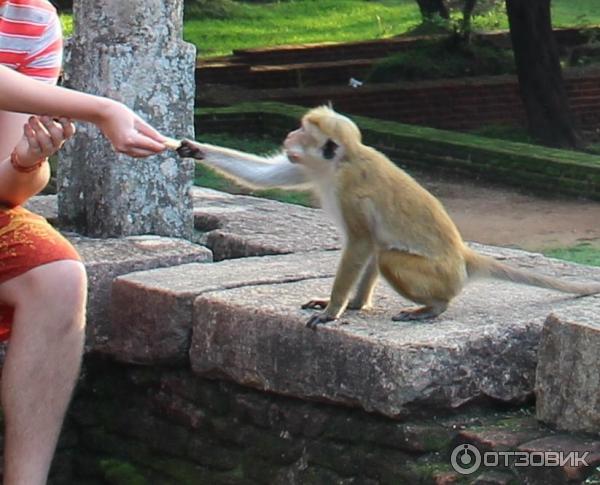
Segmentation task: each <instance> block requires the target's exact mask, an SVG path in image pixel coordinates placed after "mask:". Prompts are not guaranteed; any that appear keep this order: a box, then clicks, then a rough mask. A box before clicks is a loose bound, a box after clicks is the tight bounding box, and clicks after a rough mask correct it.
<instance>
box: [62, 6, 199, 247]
mask: <svg viewBox="0 0 600 485" xmlns="http://www.w3.org/2000/svg"><path fill="white" fill-rule="evenodd" d="M73 11H74V23H75V33H74V35H73V38H72V40H71V45H70V49H69V50H68V51H69V52H68V56H67V59H66V62H65V74H64V80H65V81H64V85H65V86H66V87H69V88H73V89H77V90H80V91H84V92H87V93H92V94H98V95H102V96H107V97H109V98H112V99H116V100H118V101H121V102H123V103H124V104H126V105H127V106H129V107H130V108H132V109H133V110H134V111H135V112H136V113H138V114H139V115H140V116H141V117H142V118H144V119H145V120H147V121H148V122H150V123H151V124H152V125H153V126H155V127H156V128H157V129H158V130H159V131H160V132H161V133H163V134H165V135H167V136H170V137H173V138H181V137H193V135H194V123H193V121H194V120H193V108H194V93H195V86H194V68H195V58H196V50H195V48H194V46H192V45H191V44H187V43H185V42H183V40H182V30H183V0H127V1H123V0H75V1H74V8H73ZM193 171H194V164H193V162H192V161H191V160H182V159H180V158H179V157H177V155H176V154H175V153H174V152H166V153H164V154H161V155H159V156H153V157H150V158H146V159H133V158H130V157H128V156H125V155H119V154H117V153H115V152H114V151H113V150H112V148H111V145H110V143H109V142H108V141H107V140H106V139H105V138H104V137H103V136H102V134H101V133H100V132H99V130H98V129H97V128H96V127H95V126H93V125H88V124H85V123H79V124H78V134H77V135H76V137H75V139H74V140H72V141H70V142H69V143H68V144H67V145H66V146H65V148H64V149H63V150H62V151H61V155H60V159H59V168H58V177H57V178H58V187H59V199H58V203H59V218H60V221H61V224H62V226H63V227H67V228H71V229H73V230H75V231H77V232H79V233H81V234H84V235H88V236H93V237H118V236H128V235H136V234H157V235H162V236H172V237H186V238H189V237H190V236H191V233H192V230H193V212H192V202H191V198H190V196H189V194H188V192H189V189H190V187H191V184H192V182H193Z"/></svg>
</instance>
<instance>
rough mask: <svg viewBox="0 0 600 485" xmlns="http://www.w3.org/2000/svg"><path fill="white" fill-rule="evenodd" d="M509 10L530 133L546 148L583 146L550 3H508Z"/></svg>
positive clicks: (546, 0)
mask: <svg viewBox="0 0 600 485" xmlns="http://www.w3.org/2000/svg"><path fill="white" fill-rule="evenodd" d="M506 11H507V13H508V21H509V25H510V36H511V40H512V45H513V51H514V55H515V62H516V66H517V74H518V77H519V86H520V91H521V98H522V100H523V104H524V106H525V112H526V114H527V120H528V124H529V132H530V134H531V135H532V136H533V137H534V138H536V139H537V140H538V141H540V142H541V143H543V144H544V145H548V146H554V147H564V148H577V147H579V145H580V137H579V135H578V133H577V130H576V129H575V125H574V122H573V117H572V115H571V111H570V109H569V102H568V99H567V93H566V89H565V83H564V80H563V77H562V69H561V66H560V59H559V55H558V45H557V42H556V39H555V37H554V32H553V31H552V20H551V14H550V0H506Z"/></svg>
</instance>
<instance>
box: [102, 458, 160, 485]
mask: <svg viewBox="0 0 600 485" xmlns="http://www.w3.org/2000/svg"><path fill="white" fill-rule="evenodd" d="M100 468H101V470H102V473H103V475H104V477H103V478H104V480H105V481H106V482H107V483H109V484H111V485H148V484H149V482H148V481H147V480H146V478H145V477H144V476H143V475H142V474H141V473H140V471H139V470H138V469H137V468H136V467H135V466H134V465H132V464H131V463H128V462H126V461H121V460H118V459H114V458H108V459H105V460H101V461H100Z"/></svg>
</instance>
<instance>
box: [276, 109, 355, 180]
mask: <svg viewBox="0 0 600 485" xmlns="http://www.w3.org/2000/svg"><path fill="white" fill-rule="evenodd" d="M283 147H284V149H285V152H286V155H287V157H288V159H289V160H290V162H292V163H299V164H302V165H305V166H306V167H307V168H310V169H312V170H315V171H319V172H330V171H331V170H334V169H335V168H336V167H337V163H338V162H339V161H340V159H341V158H342V156H343V147H341V146H339V145H338V144H337V143H336V142H334V141H333V140H332V139H331V138H329V137H328V136H327V135H325V133H323V132H322V131H321V130H320V129H319V128H318V127H317V126H315V125H314V124H312V123H308V122H305V121H303V123H302V125H301V126H300V128H298V129H297V130H294V131H292V132H290V133H289V134H288V136H287V138H286V139H285V141H284V142H283Z"/></svg>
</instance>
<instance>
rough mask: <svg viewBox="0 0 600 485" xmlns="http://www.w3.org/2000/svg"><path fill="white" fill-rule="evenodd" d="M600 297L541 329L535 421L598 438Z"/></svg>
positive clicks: (562, 312)
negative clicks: (595, 435)
mask: <svg viewBox="0 0 600 485" xmlns="http://www.w3.org/2000/svg"><path fill="white" fill-rule="evenodd" d="M598 349H600V296H594V297H589V298H586V299H585V304H582V305H580V306H578V307H577V308H573V309H570V310H557V311H555V312H553V313H552V314H551V315H550V316H549V317H548V318H547V319H546V322H545V324H544V329H543V331H542V337H541V342H540V349H539V352H538V366H537V376H536V386H535V387H536V397H537V401H536V413H537V417H538V419H540V420H541V421H545V422H547V423H549V424H552V425H554V426H556V427H558V428H559V429H563V430H569V431H586V432H588V433H595V434H600V360H599V359H598Z"/></svg>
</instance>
